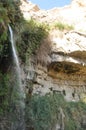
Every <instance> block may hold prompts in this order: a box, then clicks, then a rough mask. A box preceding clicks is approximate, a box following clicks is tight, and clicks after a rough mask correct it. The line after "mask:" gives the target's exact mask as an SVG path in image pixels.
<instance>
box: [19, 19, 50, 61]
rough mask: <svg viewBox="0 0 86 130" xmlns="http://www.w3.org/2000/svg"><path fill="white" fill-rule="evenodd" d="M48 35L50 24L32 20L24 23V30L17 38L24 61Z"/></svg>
mask: <svg viewBox="0 0 86 130" xmlns="http://www.w3.org/2000/svg"><path fill="white" fill-rule="evenodd" d="M47 36H48V26H47V25H46V24H40V23H38V22H37V21H34V20H32V19H31V20H30V21H28V22H25V23H24V30H23V32H22V33H21V37H19V39H18V40H17V47H18V52H19V55H20V57H21V59H22V60H23V61H26V59H28V58H29V56H31V54H32V53H35V51H36V50H37V49H38V47H39V46H40V44H41V41H42V40H43V39H44V38H45V37H47Z"/></svg>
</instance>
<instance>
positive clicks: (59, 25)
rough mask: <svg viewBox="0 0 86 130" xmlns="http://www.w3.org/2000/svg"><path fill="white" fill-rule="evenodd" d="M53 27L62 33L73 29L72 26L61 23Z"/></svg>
mask: <svg viewBox="0 0 86 130" xmlns="http://www.w3.org/2000/svg"><path fill="white" fill-rule="evenodd" d="M54 27H55V28H57V29H59V30H61V31H63V30H67V31H70V30H73V29H74V27H73V26H72V25H68V24H65V23H61V22H57V23H55V24H54Z"/></svg>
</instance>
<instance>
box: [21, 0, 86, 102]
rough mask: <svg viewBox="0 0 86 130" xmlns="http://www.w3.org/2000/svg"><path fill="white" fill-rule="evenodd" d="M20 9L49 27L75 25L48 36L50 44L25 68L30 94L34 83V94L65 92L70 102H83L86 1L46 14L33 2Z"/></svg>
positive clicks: (55, 31) (74, 0)
mask: <svg viewBox="0 0 86 130" xmlns="http://www.w3.org/2000/svg"><path fill="white" fill-rule="evenodd" d="M24 6H25V7H24ZM26 6H27V8H26ZM20 8H21V10H22V12H23V14H24V16H25V15H26V14H27V16H28V17H27V18H30V17H33V18H35V19H36V20H39V21H40V22H47V23H48V24H49V25H52V24H53V23H55V22H58V21H59V22H60V23H62V24H63V25H65V23H66V24H68V25H72V26H73V28H72V29H71V30H68V29H64V30H60V29H57V28H52V29H51V31H50V34H49V39H50V40H49V41H48V42H46V41H47V40H45V41H44V43H43V44H42V45H41V47H40V48H39V50H38V51H37V54H36V55H34V54H33V56H32V57H31V60H29V62H30V63H29V66H27V67H25V68H26V70H25V71H24V72H26V75H25V78H26V83H25V85H26V86H27V92H28V91H29V87H30V86H31V84H32V86H33V91H32V93H33V94H34V93H37V94H40V95H45V94H46V93H54V92H57V93H62V94H63V95H64V97H65V99H66V100H67V101H78V100H84V98H86V94H85V93H86V28H85V26H86V15H85V14H86V2H85V0H73V1H72V3H71V4H70V5H68V6H65V7H62V8H54V9H51V10H47V11H45V10H40V9H39V8H38V7H37V6H36V5H35V6H33V4H32V3H31V2H25V1H23V3H22V5H21V7H20ZM25 9H26V10H25ZM25 18H26V16H25ZM64 28H65V27H64ZM47 43H48V44H47ZM47 45H48V47H47ZM45 48H47V50H46V49H45ZM28 84H29V85H28Z"/></svg>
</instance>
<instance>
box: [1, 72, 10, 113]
mask: <svg viewBox="0 0 86 130" xmlns="http://www.w3.org/2000/svg"><path fill="white" fill-rule="evenodd" d="M9 90H10V87H9V76H8V75H7V74H4V75H2V74H1V73H0V115H1V114H4V113H5V112H6V111H8V108H9V98H10V97H9Z"/></svg>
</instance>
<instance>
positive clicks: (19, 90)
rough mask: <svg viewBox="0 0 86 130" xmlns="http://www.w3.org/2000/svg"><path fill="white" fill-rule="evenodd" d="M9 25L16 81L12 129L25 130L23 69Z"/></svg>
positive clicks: (14, 84)
mask: <svg viewBox="0 0 86 130" xmlns="http://www.w3.org/2000/svg"><path fill="white" fill-rule="evenodd" d="M8 27H9V32H10V42H11V48H12V56H13V67H14V71H13V75H12V76H14V83H13V92H12V93H13V94H12V95H13V97H12V102H13V106H12V107H13V113H12V118H13V121H12V125H11V130H25V123H24V108H25V103H24V98H25V96H24V95H25V94H24V89H23V87H22V82H21V70H20V65H19V59H18V55H17V51H16V48H15V42H14V38H13V31H12V28H11V27H10V26H8Z"/></svg>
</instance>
